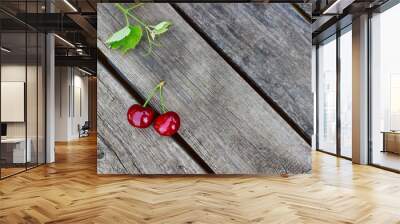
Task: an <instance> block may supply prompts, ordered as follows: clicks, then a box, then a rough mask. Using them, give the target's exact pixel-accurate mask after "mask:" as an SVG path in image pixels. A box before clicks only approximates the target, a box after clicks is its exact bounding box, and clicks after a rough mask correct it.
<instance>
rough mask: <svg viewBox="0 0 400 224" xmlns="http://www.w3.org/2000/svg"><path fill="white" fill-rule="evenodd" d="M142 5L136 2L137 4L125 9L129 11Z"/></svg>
mask: <svg viewBox="0 0 400 224" xmlns="http://www.w3.org/2000/svg"><path fill="white" fill-rule="evenodd" d="M142 5H143V3H138V4H136V5H134V6H131V7H129V8H127V11H130V10H132V9H135V8H137V7H140V6H142Z"/></svg>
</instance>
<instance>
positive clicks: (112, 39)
mask: <svg viewBox="0 0 400 224" xmlns="http://www.w3.org/2000/svg"><path fill="white" fill-rule="evenodd" d="M130 32H131V30H130V29H129V26H125V27H124V28H122V29H120V30H118V31H117V32H115V33H114V34H113V35H111V37H110V38H108V39H107V40H106V43H107V44H111V43H113V42H117V41H120V40H122V39H124V38H125V37H126V36H128V35H129V33H130Z"/></svg>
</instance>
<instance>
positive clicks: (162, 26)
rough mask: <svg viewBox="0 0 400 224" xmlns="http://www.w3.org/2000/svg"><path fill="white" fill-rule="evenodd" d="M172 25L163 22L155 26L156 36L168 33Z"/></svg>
mask: <svg viewBox="0 0 400 224" xmlns="http://www.w3.org/2000/svg"><path fill="white" fill-rule="evenodd" d="M171 25H172V23H171V22H169V21H163V22H161V23H159V24H157V25H155V26H153V32H154V34H156V35H160V34H163V33H165V32H167V31H168V28H169V27H170V26H171Z"/></svg>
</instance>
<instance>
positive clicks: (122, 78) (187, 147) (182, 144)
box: [97, 48, 215, 174]
mask: <svg viewBox="0 0 400 224" xmlns="http://www.w3.org/2000/svg"><path fill="white" fill-rule="evenodd" d="M97 59H98V61H99V62H100V63H101V64H102V65H103V66H104V67H105V68H106V69H107V70H108V71H109V72H110V74H111V75H112V76H113V77H114V78H116V79H117V81H118V82H119V83H120V84H121V85H122V86H123V87H124V88H125V89H126V90H127V91H128V92H129V93H130V94H131V96H132V97H133V98H134V99H135V100H136V101H137V102H138V103H140V104H143V103H144V102H145V98H144V97H143V96H141V95H140V94H139V93H138V91H137V90H136V89H135V87H134V86H133V84H132V83H131V82H130V81H129V80H128V79H127V78H126V77H125V75H123V73H122V72H121V71H120V70H119V69H118V68H117V67H116V66H115V65H114V64H113V63H112V62H111V61H110V60H109V59H108V58H107V56H105V54H104V53H103V52H102V51H101V50H100V49H99V48H97ZM148 107H151V106H150V105H148ZM152 109H153V110H154V113H155V115H156V116H158V115H159V113H158V111H157V110H155V109H154V108H152ZM171 138H172V139H173V140H174V141H175V142H176V143H177V144H178V145H179V146H180V147H181V148H182V149H183V150H184V151H185V152H186V153H187V154H188V155H189V156H190V158H192V159H193V160H194V161H195V162H196V163H197V164H198V165H199V166H200V167H201V168H202V169H203V170H204V171H205V172H206V173H208V174H215V171H214V170H213V169H212V168H211V167H210V166H209V165H208V164H207V163H206V162H205V161H204V160H203V158H201V157H200V156H199V155H198V154H197V153H196V151H195V150H194V149H193V148H192V147H191V146H190V145H189V143H187V142H186V140H185V139H184V138H183V137H182V136H181V135H180V134H179V133H177V134H175V135H173V136H171Z"/></svg>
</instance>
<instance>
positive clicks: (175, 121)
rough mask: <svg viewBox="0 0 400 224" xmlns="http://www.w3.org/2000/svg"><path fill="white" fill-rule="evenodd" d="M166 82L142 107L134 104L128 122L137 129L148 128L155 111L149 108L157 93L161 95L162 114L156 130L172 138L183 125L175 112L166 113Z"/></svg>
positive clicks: (154, 91) (155, 121) (153, 92)
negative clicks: (164, 93)
mask: <svg viewBox="0 0 400 224" xmlns="http://www.w3.org/2000/svg"><path fill="white" fill-rule="evenodd" d="M164 85H165V82H164V81H161V82H160V83H159V84H158V85H157V86H156V87H155V88H154V89H153V91H152V92H151V93H150V94H149V96H148V97H147V99H146V102H145V103H144V104H143V106H142V105H140V104H134V105H132V106H131V107H130V108H129V109H128V113H127V115H128V122H129V123H130V124H131V125H132V126H134V127H136V128H148V127H149V126H150V125H151V123H152V122H153V119H154V110H153V109H151V108H150V107H147V105H148V103H149V102H150V100H151V99H152V98H153V97H154V95H155V94H156V93H157V91H158V92H159V93H160V103H161V111H162V114H161V115H160V116H158V117H157V118H156V119H155V120H154V125H153V126H154V129H155V130H156V132H157V133H158V134H160V135H162V136H171V135H173V134H175V133H176V132H178V129H179V127H180V125H181V122H180V118H179V115H178V114H177V113H175V112H173V111H166V108H165V105H164V97H163V87H164Z"/></svg>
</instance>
